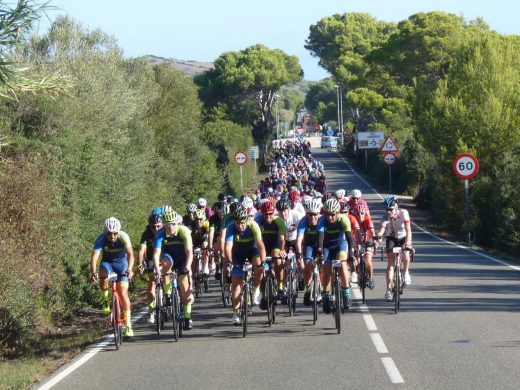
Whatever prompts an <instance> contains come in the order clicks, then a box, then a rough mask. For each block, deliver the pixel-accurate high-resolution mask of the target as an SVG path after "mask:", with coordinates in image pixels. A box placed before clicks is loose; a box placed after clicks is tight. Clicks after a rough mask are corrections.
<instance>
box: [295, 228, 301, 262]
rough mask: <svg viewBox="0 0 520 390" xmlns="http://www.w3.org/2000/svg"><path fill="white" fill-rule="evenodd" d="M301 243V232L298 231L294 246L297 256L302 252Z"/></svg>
mask: <svg viewBox="0 0 520 390" xmlns="http://www.w3.org/2000/svg"><path fill="white" fill-rule="evenodd" d="M302 243H303V234H301V233H298V235H297V236H296V248H295V249H296V254H297V255H298V256H302V254H303V251H302Z"/></svg>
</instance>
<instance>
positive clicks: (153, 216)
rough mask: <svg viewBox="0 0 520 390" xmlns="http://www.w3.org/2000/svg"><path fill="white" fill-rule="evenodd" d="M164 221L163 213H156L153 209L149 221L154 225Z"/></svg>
mask: <svg viewBox="0 0 520 390" xmlns="http://www.w3.org/2000/svg"><path fill="white" fill-rule="evenodd" d="M154 211H155V210H154ZM162 221H163V219H162V213H161V214H154V212H153V211H152V213H151V214H150V215H149V216H148V223H150V224H152V225H155V224H157V223H162Z"/></svg>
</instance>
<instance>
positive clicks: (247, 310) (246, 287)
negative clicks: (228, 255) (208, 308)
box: [240, 259, 253, 337]
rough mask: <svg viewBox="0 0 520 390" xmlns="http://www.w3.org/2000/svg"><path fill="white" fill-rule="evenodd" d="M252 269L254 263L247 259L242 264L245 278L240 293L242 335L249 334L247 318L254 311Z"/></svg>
mask: <svg viewBox="0 0 520 390" xmlns="http://www.w3.org/2000/svg"><path fill="white" fill-rule="evenodd" d="M252 269H253V265H252V264H251V263H250V262H249V260H247V259H246V261H245V262H244V265H243V266H242V271H244V280H243V281H242V293H241V295H240V321H241V322H242V337H246V335H247V319H248V317H249V316H250V315H252V312H253V306H252V302H253V299H252V291H251V285H252Z"/></svg>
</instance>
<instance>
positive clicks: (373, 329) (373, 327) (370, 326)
mask: <svg viewBox="0 0 520 390" xmlns="http://www.w3.org/2000/svg"><path fill="white" fill-rule="evenodd" d="M363 319H364V320H365V324H366V326H367V328H368V330H369V331H370V332H376V331H377V326H376V323H375V321H374V319H373V318H372V315H371V314H363Z"/></svg>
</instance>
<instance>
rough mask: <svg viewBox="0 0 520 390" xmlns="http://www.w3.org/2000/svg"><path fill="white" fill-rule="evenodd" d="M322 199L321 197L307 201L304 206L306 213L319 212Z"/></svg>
mask: <svg viewBox="0 0 520 390" xmlns="http://www.w3.org/2000/svg"><path fill="white" fill-rule="evenodd" d="M321 207H322V205H321V200H320V199H312V200H311V201H310V202H309V203H305V204H304V205H303V208H304V209H305V212H306V213H316V214H317V213H319V212H320V210H321Z"/></svg>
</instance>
